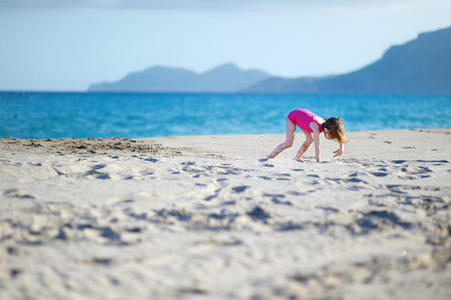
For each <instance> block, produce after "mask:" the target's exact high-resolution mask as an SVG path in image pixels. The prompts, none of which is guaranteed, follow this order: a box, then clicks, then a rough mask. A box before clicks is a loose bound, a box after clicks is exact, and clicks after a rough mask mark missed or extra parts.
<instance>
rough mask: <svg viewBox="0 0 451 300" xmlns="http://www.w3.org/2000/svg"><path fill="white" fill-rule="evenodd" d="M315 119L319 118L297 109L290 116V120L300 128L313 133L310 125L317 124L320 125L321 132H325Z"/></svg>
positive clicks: (307, 111) (305, 110)
mask: <svg viewBox="0 0 451 300" xmlns="http://www.w3.org/2000/svg"><path fill="white" fill-rule="evenodd" d="M315 117H318V116H317V115H315V114H314V113H312V112H311V111H309V110H307V109H295V110H293V111H292V112H290V113H289V114H288V120H290V121H291V122H293V123H294V124H296V125H298V126H299V128H301V129H303V130H305V131H308V132H313V130H312V128H310V123H311V122H315V123H316V124H318V127H319V132H320V133H321V132H323V127H322V126H321V123H320V122H318V120H317V119H316V118H315ZM318 118H319V117H318Z"/></svg>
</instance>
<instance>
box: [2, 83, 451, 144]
mask: <svg viewBox="0 0 451 300" xmlns="http://www.w3.org/2000/svg"><path fill="white" fill-rule="evenodd" d="M296 108H307V109H309V110H311V111H313V112H314V113H316V114H318V115H319V116H321V117H323V118H328V117H331V116H335V117H341V118H343V119H344V121H345V126H346V129H347V130H376V129H404V128H451V95H417V96H415V95H300V94H282V95H279V94H183V93H178V94H168V93H152V94H146V93H143V94H140V93H57V92H51V93H49V92H0V137H9V136H13V137H18V138H63V137H116V136H120V137H156V136H176V135H201V134H266V133H282V132H285V126H286V116H287V114H288V113H289V112H290V111H291V110H293V109H296Z"/></svg>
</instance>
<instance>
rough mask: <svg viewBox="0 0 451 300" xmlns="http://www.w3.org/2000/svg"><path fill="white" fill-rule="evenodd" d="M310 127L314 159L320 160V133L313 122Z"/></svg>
mask: <svg viewBox="0 0 451 300" xmlns="http://www.w3.org/2000/svg"><path fill="white" fill-rule="evenodd" d="M310 128H312V130H313V143H314V144H315V156H316V161H317V162H320V161H321V150H320V148H319V134H320V132H319V127H318V125H317V124H316V123H315V122H311V123H310Z"/></svg>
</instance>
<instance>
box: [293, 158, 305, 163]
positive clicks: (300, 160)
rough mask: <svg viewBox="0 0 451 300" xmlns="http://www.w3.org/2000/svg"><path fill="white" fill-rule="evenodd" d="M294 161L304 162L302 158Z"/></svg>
mask: <svg viewBox="0 0 451 300" xmlns="http://www.w3.org/2000/svg"><path fill="white" fill-rule="evenodd" d="M295 161H298V162H304V160H303V159H302V158H298V159H295Z"/></svg>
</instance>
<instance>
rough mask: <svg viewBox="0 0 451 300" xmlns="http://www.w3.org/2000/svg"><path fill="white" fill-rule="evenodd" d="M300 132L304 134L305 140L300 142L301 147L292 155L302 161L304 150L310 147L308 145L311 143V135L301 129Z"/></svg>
mask: <svg viewBox="0 0 451 300" xmlns="http://www.w3.org/2000/svg"><path fill="white" fill-rule="evenodd" d="M302 132H303V133H304V134H305V142H304V143H303V144H302V146H301V148H299V151H298V153H297V154H296V156H295V157H294V159H295V160H297V161H301V162H303V161H304V160H303V159H302V155H304V153H305V151H307V149H308V148H309V147H310V145H311V144H312V143H313V135H312V134H311V133H310V132H308V131H305V130H302Z"/></svg>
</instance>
